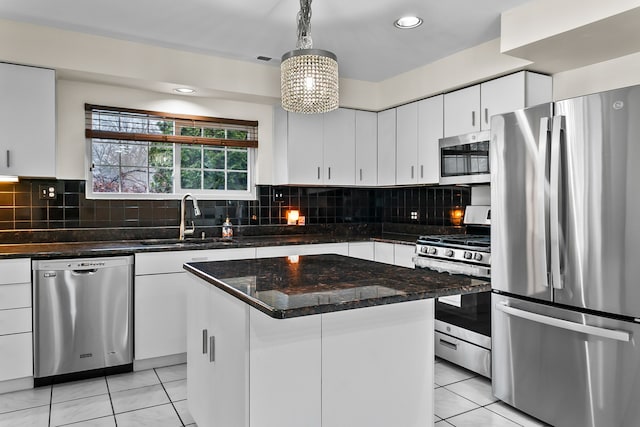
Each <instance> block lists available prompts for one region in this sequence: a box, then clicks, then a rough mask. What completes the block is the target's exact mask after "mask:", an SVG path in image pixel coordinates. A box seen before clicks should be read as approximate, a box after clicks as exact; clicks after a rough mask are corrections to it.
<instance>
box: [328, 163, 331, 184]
mask: <svg viewBox="0 0 640 427" xmlns="http://www.w3.org/2000/svg"><path fill="white" fill-rule="evenodd" d="M328 169H329V181H331V166H329V167H328Z"/></svg>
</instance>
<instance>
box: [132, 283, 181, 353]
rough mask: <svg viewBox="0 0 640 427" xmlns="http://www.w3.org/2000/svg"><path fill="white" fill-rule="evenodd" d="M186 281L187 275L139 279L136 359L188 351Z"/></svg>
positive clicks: (135, 336)
mask: <svg viewBox="0 0 640 427" xmlns="http://www.w3.org/2000/svg"><path fill="white" fill-rule="evenodd" d="M186 281H187V273H186V272H184V273H171V274H153V275H148V276H137V277H136V280H135V289H136V291H135V302H134V310H135V314H136V320H135V323H134V325H135V328H134V339H135V343H136V346H135V359H136V360H142V359H150V358H153V357H162V356H169V355H172V354H180V353H184V352H186V351H187V342H186V334H185V331H186V330H187V287H186V286H185V282H186Z"/></svg>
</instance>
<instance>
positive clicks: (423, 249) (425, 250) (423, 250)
mask: <svg viewBox="0 0 640 427" xmlns="http://www.w3.org/2000/svg"><path fill="white" fill-rule="evenodd" d="M420 252H422V253H423V254H426V253H427V247H426V246H423V247H421V248H420Z"/></svg>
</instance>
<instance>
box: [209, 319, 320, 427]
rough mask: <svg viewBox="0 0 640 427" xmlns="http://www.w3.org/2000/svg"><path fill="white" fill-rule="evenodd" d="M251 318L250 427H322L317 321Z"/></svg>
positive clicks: (318, 322)
mask: <svg viewBox="0 0 640 427" xmlns="http://www.w3.org/2000/svg"><path fill="white" fill-rule="evenodd" d="M250 319H251V320H250V323H251V326H250V354H251V362H250V372H251V393H250V406H251V411H250V412H251V426H252V427H271V426H278V427H301V426H304V427H321V426H322V425H323V424H322V422H321V420H322V417H321V414H322V411H321V406H322V400H321V399H322V397H321V389H322V377H321V366H322V364H321V360H320V356H321V316H303V317H296V318H293V319H284V320H280V319H274V318H272V317H269V316H267V315H266V314H264V313H262V312H259V311H258V310H255V309H251V310H250ZM198 425H200V424H198Z"/></svg>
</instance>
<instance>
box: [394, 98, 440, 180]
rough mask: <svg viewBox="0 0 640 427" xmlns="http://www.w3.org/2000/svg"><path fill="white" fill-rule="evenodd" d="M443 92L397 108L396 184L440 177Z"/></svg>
mask: <svg viewBox="0 0 640 427" xmlns="http://www.w3.org/2000/svg"><path fill="white" fill-rule="evenodd" d="M442 99H443V96H442V95H438V96H434V97H431V98H427V99H423V100H422V101H418V102H412V103H411V104H406V105H402V106H400V107H398V108H397V109H396V114H397V116H396V121H397V127H396V184H398V185H411V184H435V183H438V179H439V177H440V173H439V172H440V161H439V159H440V156H439V151H438V140H439V139H440V138H442V117H443V110H442Z"/></svg>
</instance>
